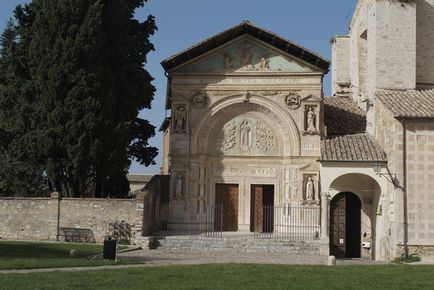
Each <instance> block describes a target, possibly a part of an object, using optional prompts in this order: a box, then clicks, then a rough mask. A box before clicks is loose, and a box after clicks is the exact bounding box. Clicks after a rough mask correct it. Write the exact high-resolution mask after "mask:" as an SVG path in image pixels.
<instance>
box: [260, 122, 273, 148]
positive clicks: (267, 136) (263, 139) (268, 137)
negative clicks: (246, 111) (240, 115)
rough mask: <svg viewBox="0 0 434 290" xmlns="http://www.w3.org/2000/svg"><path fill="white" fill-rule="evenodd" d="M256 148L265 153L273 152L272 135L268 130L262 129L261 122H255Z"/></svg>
mask: <svg viewBox="0 0 434 290" xmlns="http://www.w3.org/2000/svg"><path fill="white" fill-rule="evenodd" d="M256 148H258V149H262V150H265V151H274V150H275V149H276V148H275V142H274V135H273V133H272V132H271V130H270V129H267V128H265V127H264V125H263V123H262V122H261V121H256Z"/></svg>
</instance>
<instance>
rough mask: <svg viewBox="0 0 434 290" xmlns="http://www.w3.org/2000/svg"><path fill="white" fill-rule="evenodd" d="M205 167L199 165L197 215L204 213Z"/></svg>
mask: <svg viewBox="0 0 434 290" xmlns="http://www.w3.org/2000/svg"><path fill="white" fill-rule="evenodd" d="M205 170H206V167H205V165H204V164H200V165H199V213H200V214H203V213H205V187H206V178H205V177H206V176H205V174H206V172H205Z"/></svg>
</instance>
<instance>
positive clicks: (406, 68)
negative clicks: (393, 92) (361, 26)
mask: <svg viewBox="0 0 434 290" xmlns="http://www.w3.org/2000/svg"><path fill="white" fill-rule="evenodd" d="M375 5H376V14H375V17H376V34H377V35H376V49H377V51H376V56H375V57H376V60H375V62H376V66H377V67H376V86H377V88H382V89H414V88H415V87H416V3H414V2H413V1H410V2H408V3H406V4H403V3H401V2H399V1H397V0H394V1H389V0H382V1H378V0H377V1H376V4H375ZM404 19H405V21H403V20H404ZM368 33H369V32H368Z"/></svg>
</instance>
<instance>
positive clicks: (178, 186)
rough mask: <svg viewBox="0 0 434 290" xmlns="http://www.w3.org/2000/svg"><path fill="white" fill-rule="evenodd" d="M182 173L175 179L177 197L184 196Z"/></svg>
mask: <svg viewBox="0 0 434 290" xmlns="http://www.w3.org/2000/svg"><path fill="white" fill-rule="evenodd" d="M182 197H183V195H182V175H178V176H177V177H176V181H175V198H182Z"/></svg>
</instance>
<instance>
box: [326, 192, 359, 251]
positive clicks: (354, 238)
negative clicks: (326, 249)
mask: <svg viewBox="0 0 434 290" xmlns="http://www.w3.org/2000/svg"><path fill="white" fill-rule="evenodd" d="M361 208H362V203H361V201H360V199H359V198H358V197H357V196H356V195H355V194H354V193H351V192H341V193H339V194H338V195H336V196H335V197H334V198H333V200H332V201H331V204H330V255H333V256H336V257H337V258H360V248H361V233H360V231H361Z"/></svg>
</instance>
